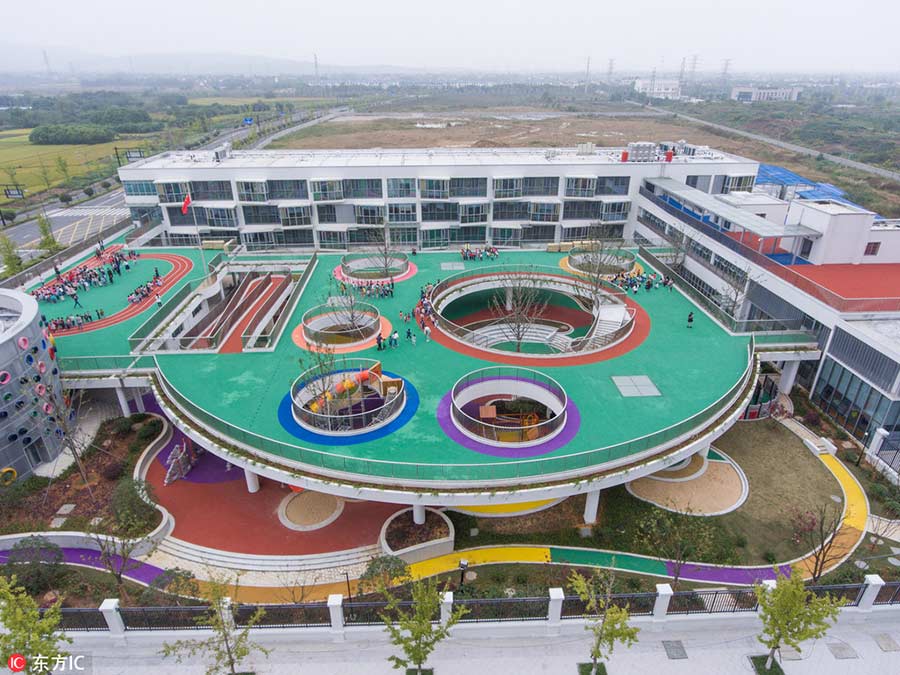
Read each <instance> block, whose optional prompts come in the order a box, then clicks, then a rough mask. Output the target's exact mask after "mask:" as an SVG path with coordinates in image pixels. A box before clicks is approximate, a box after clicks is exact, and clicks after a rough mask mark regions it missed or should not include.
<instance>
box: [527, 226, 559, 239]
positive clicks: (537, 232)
mask: <svg viewBox="0 0 900 675" xmlns="http://www.w3.org/2000/svg"><path fill="white" fill-rule="evenodd" d="M555 239H556V225H531V226H530V227H529V226H523V227H522V241H555Z"/></svg>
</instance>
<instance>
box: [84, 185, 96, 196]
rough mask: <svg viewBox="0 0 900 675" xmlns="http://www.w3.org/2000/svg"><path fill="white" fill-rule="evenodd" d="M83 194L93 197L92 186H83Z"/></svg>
mask: <svg viewBox="0 0 900 675" xmlns="http://www.w3.org/2000/svg"><path fill="white" fill-rule="evenodd" d="M84 194H86V195H87V196H88V197H93V196H94V188H92V187H90V186H88V187H86V188H84Z"/></svg>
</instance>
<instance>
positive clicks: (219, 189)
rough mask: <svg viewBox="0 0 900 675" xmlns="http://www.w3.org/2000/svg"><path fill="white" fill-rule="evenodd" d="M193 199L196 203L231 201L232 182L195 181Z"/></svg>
mask: <svg viewBox="0 0 900 675" xmlns="http://www.w3.org/2000/svg"><path fill="white" fill-rule="evenodd" d="M191 199H193V200H195V201H200V200H204V201H211V202H214V201H231V200H232V199H234V193H233V192H232V191H231V181H227V180H195V181H191Z"/></svg>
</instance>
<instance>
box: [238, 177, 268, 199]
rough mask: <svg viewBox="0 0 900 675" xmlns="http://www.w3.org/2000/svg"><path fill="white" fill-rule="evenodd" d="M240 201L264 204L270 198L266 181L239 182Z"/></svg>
mask: <svg viewBox="0 0 900 675" xmlns="http://www.w3.org/2000/svg"><path fill="white" fill-rule="evenodd" d="M237 189H238V201H241V202H264V201H266V200H268V198H269V192H268V189H267V186H266V183H265V181H257V180H253V181H250V180H239V181H238V184H237Z"/></svg>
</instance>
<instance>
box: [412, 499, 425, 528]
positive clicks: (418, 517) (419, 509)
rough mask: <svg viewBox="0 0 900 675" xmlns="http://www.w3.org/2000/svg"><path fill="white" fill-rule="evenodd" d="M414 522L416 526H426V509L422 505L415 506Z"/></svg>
mask: <svg viewBox="0 0 900 675" xmlns="http://www.w3.org/2000/svg"><path fill="white" fill-rule="evenodd" d="M413 522H414V523H415V524H416V525H424V524H425V507H424V506H423V505H422V504H413Z"/></svg>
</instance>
